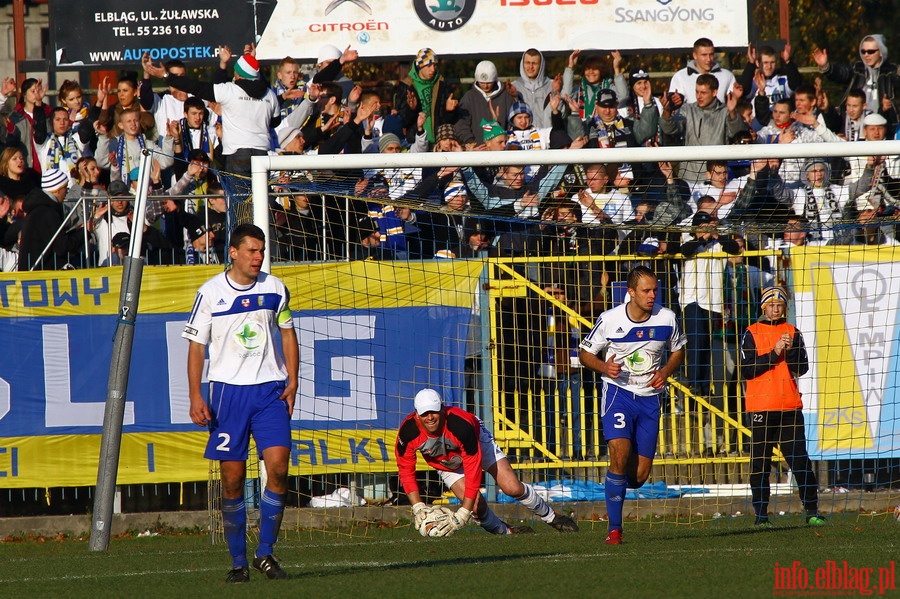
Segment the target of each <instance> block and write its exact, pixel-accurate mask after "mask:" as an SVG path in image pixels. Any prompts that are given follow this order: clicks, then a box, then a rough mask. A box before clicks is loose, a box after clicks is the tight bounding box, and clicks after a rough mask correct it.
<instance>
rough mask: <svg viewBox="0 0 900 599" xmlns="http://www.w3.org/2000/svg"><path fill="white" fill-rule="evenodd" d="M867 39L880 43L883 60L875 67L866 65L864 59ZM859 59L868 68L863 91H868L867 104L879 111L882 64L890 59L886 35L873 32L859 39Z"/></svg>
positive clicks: (879, 47) (870, 108) (873, 109)
mask: <svg viewBox="0 0 900 599" xmlns="http://www.w3.org/2000/svg"><path fill="white" fill-rule="evenodd" d="M866 40H871V41H873V42H875V43H876V44H878V49H879V50H881V62H879V63H878V64H877V65H875V66H874V67H870V66H866V61H865V60H863V53H862V45H863V42H865V41H866ZM859 59H860V61H862V65H863V67H865V69H866V86H865V87H864V88H863V91H864V92H866V106H868V107H869V110H872V111H875V112H877V111H879V107H880V106H881V98H879V97H878V92H879V89H878V75H879V71H880V70H881V67H882V65H884V64H885V63H886V62H887V61H888V49H887V46H886V45H885V43H884V36H883V35H881V34H880V33H873V34H872V35H867V36H865V37H864V38H862V39H861V40H859Z"/></svg>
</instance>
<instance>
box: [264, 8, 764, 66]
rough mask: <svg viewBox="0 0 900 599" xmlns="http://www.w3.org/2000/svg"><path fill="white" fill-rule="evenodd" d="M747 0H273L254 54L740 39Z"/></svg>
mask: <svg viewBox="0 0 900 599" xmlns="http://www.w3.org/2000/svg"><path fill="white" fill-rule="evenodd" d="M747 26H748V18H747V2H746V0H412V1H406V2H402V1H399V0H279V2H278V3H277V5H276V6H275V9H274V11H273V13H272V17H271V19H270V20H269V21H268V23H267V25H266V27H265V29H264V31H263V32H262V35H261V39H260V40H259V43H258V49H257V56H258V58H260V59H263V60H276V59H280V58H283V57H285V56H292V57H294V58H298V59H315V57H316V55H317V54H318V50H319V48H320V47H321V46H323V45H324V44H332V45H334V46H337V47H338V48H341V49H344V48H346V47H347V46H352V47H353V48H354V49H357V50H359V52H360V55H361V56H363V57H365V58H375V57H400V56H412V55H414V54H415V53H416V51H417V50H418V49H419V48H423V47H428V48H431V49H433V50H434V51H435V52H436V53H437V54H438V55H439V56H450V55H473V56H477V55H481V54H501V53H505V54H508V53H510V52H520V51H524V50H526V49H528V48H531V47H534V48H538V49H540V50H542V51H544V52H568V51H571V50H573V49H576V48H580V49H585V50H589V49H596V50H670V49H676V48H689V47H691V46H693V43H694V40H696V39H697V38H700V37H707V38H710V39H711V40H712V41H713V43H715V44H716V46H718V47H722V48H729V47H741V46H746V45H747V41H748V33H747Z"/></svg>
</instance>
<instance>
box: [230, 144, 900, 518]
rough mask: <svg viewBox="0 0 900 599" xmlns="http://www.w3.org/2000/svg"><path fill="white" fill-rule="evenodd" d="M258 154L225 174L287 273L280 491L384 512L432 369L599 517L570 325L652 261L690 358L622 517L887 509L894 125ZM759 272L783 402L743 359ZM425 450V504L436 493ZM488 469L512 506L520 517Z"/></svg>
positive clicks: (592, 432)
mask: <svg viewBox="0 0 900 599" xmlns="http://www.w3.org/2000/svg"><path fill="white" fill-rule="evenodd" d="M253 169H254V175H253V179H252V182H248V181H247V180H246V179H240V180H238V179H234V178H230V177H228V176H227V175H223V177H222V178H223V182H224V184H225V187H226V188H227V189H229V190H230V191H231V196H232V198H231V200H232V210H234V211H235V213H234V216H235V221H236V222H241V221H249V220H250V219H252V220H253V221H254V222H256V223H257V224H259V225H260V226H262V227H263V228H264V230H266V231H267V232H268V259H269V260H270V261H271V270H272V272H273V273H274V274H276V275H277V276H279V277H281V278H283V279H284V281H285V282H286V283H287V285H288V287H289V288H290V289H291V292H292V308H293V310H294V313H295V326H296V328H297V330H298V337H299V342H300V390H299V394H298V397H297V407H296V409H295V413H294V416H293V418H294V420H293V426H294V433H293V434H294V447H293V448H292V461H291V472H290V473H291V477H292V478H291V480H292V483H291V485H292V491H293V496H292V502H291V504H290V505H295V506H301V507H307V506H310V507H324V508H326V509H329V510H333V512H331V513H333V514H335V516H336V518H350V519H351V520H356V521H368V522H373V521H378V520H387V519H390V518H391V517H390V516H388V515H386V512H384V511H383V510H384V509H385V508H384V506H394V505H398V504H403V503H404V501H405V495H404V493H403V490H402V488H400V487H399V484H398V481H397V476H396V463H395V459H394V443H395V440H396V436H397V429H398V427H399V425H400V423H401V422H402V421H403V419H404V418H405V417H406V416H407V415H408V414H409V413H411V412H412V411H413V401H412V400H413V397H414V396H415V394H416V392H418V391H419V390H421V389H423V388H426V387H431V388H433V389H435V390H437V391H438V392H439V393H440V394H441V395H442V397H443V398H444V401H445V403H446V404H447V405H455V406H459V407H461V408H464V409H467V410H470V411H472V412H474V413H476V414H477V415H478V416H479V417H480V418H481V419H482V420H483V421H484V422H485V425H486V426H487V428H488V429H489V430H490V431H491V432H492V433H493V435H494V438H495V439H496V441H497V443H498V445H499V446H500V447H501V448H502V449H503V450H504V451H505V452H506V454H507V456H509V459H510V461H511V463H512V465H513V468H514V469H515V470H516V472H517V473H518V475H519V476H520V477H521V478H522V479H523V480H525V481H528V482H530V483H532V484H533V485H536V489H538V491H539V492H541V493H542V494H544V495H545V496H546V497H548V498H549V499H551V500H552V501H553V502H554V503H556V502H560V505H561V506H564V507H558V508H557V510H558V511H560V510H562V511H566V512H571V513H574V514H575V515H576V516H577V517H578V519H580V520H582V521H587V520H594V519H596V517H597V515H598V514H599V517H600V518H601V519H602V518H603V517H604V511H603V499H604V491H603V483H604V478H605V474H606V470H607V468H608V466H609V455H608V451H607V444H606V440H605V438H604V434H603V427H602V425H601V419H602V414H601V412H602V409H603V408H602V406H603V381H602V380H601V377H600V376H599V375H598V374H596V373H594V372H592V371H590V370H588V369H586V368H583V367H582V366H581V364H580V362H579V359H578V355H579V344H580V343H581V341H582V339H583V338H584V337H585V336H586V335H587V333H588V332H589V331H590V330H591V329H592V327H593V326H594V324H595V322H596V321H597V319H598V317H599V316H600V314H601V313H602V312H604V311H605V310H608V309H610V308H613V307H614V306H616V305H619V304H621V303H622V302H623V301H625V298H626V296H627V289H626V287H627V276H628V273H629V271H630V270H631V269H632V268H634V267H635V266H636V265H646V266H648V267H649V268H651V269H652V270H653V271H654V272H655V273H656V274H657V276H658V279H659V293H658V295H657V302H659V303H660V304H661V305H662V306H665V307H668V308H670V309H672V310H673V311H674V312H675V314H676V315H677V317H678V319H679V324H680V326H681V327H682V329H683V330H684V332H685V333H686V335H687V341H688V345H687V352H686V355H687V359H686V364H685V365H684V366H683V367H682V368H680V369H679V370H678V371H677V372H676V373H675V374H674V375H673V376H672V377H671V378H670V380H669V381H668V385H667V387H666V389H665V391H664V392H663V393H662V394H661V396H660V399H659V404H660V417H659V433H658V438H657V447H656V454H655V462H654V466H653V468H652V471H651V474H650V478H649V480H648V481H647V483H646V484H645V485H644V486H643V487H641V488H640V489H635V490H629V494H628V501H627V502H626V505H625V513H626V516H627V517H629V518H635V519H641V518H649V521H653V519H654V518H657V517H664V518H667V519H676V520H677V521H679V522H702V521H708V520H712V519H716V518H719V517H722V516H727V517H741V516H747V517H748V522H752V514H753V511H754V510H753V505H752V502H753V499H754V498H755V500H756V502H757V508H758V507H759V504H760V498H761V497H762V493H764V492H763V491H761V490H759V491H758V492H757V495H756V496H754V494H753V493H752V489H751V487H752V486H754V485H755V486H756V487H757V488H759V489H761V488H762V487H763V486H766V483H764V482H762V481H763V480H765V481H768V485H767V487H768V490H767V491H765V493H769V494H770V499H769V501H768V506H767V509H768V514H769V515H773V516H777V515H778V514H779V513H781V512H784V513H789V514H802V513H804V510H806V511H809V510H810V509H811V507H812V506H813V502H814V493H813V490H816V491H817V494H818V506H817V509H818V511H819V512H821V513H823V514H826V515H827V514H852V515H855V516H857V517H859V516H860V515H866V516H875V517H880V518H883V519H887V514H888V513H892V512H893V509H894V506H895V505H896V504H897V501H898V487H900V424H898V416H900V409H898V407H900V403H898V385H897V381H896V373H897V372H898V371H900V368H898V363H897V362H898V355H900V351H898V335H897V330H898V329H897V323H898V321H900V318H898V312H897V310H898V305H900V252H898V244H897V241H896V239H897V231H896V230H895V229H896V224H897V222H898V221H897V206H898V204H900V189H898V188H897V187H896V186H897V185H898V184H900V143H898V142H874V141H873V142H857V143H832V144H797V143H794V144H780V145H778V144H776V145H763V144H759V145H757V144H750V145H734V146H722V147H693V148H686V147H679V148H662V147H660V148H645V147H642V148H621V149H619V148H617V149H595V150H554V151H536V150H535V151H532V150H529V151H504V152H436V153H421V154H417V153H406V152H404V153H400V154H378V153H375V154H360V155H337V156H270V157H262V158H254V162H253ZM710 239H712V241H710ZM713 241H715V242H716V245H711V244H712V242H713ZM772 286H777V287H780V288H781V289H782V290H783V296H784V299H785V300H786V302H785V303H786V322H787V323H789V324H790V325H793V326H795V327H796V330H798V331H799V332H800V333H801V334H802V339H803V341H804V342H805V353H806V356H805V364H806V365H805V366H804V367H801V366H800V365H798V364H793V363H792V364H791V366H790V368H793V369H794V372H795V373H797V374H799V373H800V370H802V371H803V372H802V376H799V377H798V378H797V381H798V388H797V390H796V392H795V395H796V401H797V406H799V405H800V403H799V402H800V401H802V409H793V408H794V406H793V404H790V402H788V403H781V404H778V403H777V402H775V401H774V400H772V401H768V400H767V399H766V397H765V395H766V393H765V392H763V393H762V397H763V400H765V401H762V402H761V401H760V399H759V398H760V397H761V395H760V389H761V386H760V383H759V382H758V381H757V382H756V383H755V384H752V383H751V382H750V381H751V379H752V378H754V377H751V376H750V370H748V367H749V366H750V365H749V363H748V360H747V359H746V358H745V357H743V356H742V352H741V345H742V340H743V338H744V336H745V331H746V330H747V327H749V326H751V325H753V324H754V323H756V322H757V321H758V319H759V318H760V316H761V311H760V304H761V301H762V300H763V292H764V290H765V289H766V288H768V287H772ZM793 339H796V338H793ZM756 341H757V342H759V343H761V340H760V339H757V340H756ZM794 343H796V340H795V341H794ZM796 349H797V348H796V347H792V352H791V355H792V356H793V357H792V360H795V361H799V358H798V357H797V352H796ZM786 355H787V354H786ZM757 361H758V360H757ZM789 378H790V377H789ZM769 384H770V385H775V384H776V383H775V382H774V381H773V382H770V383H769ZM779 384H780V383H779ZM748 389H749V391H748ZM763 389H765V388H763ZM748 393H749V394H750V396H751V397H749V398H748ZM778 393H780V391H779V392H778ZM778 393H777V392H776V390H775V389H774V387H772V391H771V394H772V395H777V394H778ZM754 394H755V395H754ZM754 397H755V399H754ZM801 398H802V399H801ZM769 399H771V398H769ZM748 401H749V402H750V403H751V404H752V405H750V406H748ZM779 401H780V400H779ZM754 409H755V410H757V411H753V410H754ZM748 410H749V411H748ZM750 411H752V415H751V413H750ZM769 412H777V413H778V414H777V415H778V416H779V418H776V417H775V415H773V414H772V413H769ZM760 414H762V416H760ZM763 416H765V419H766V420H765V423H764V424H760V423H759V422H757V423H756V425H755V428H756V429H757V430H756V432H753V431H754V423H753V422H751V420H753V418H762V417H763ZM782 417H783V418H782ZM760 431H761V432H760ZM766 431H768V433H767V432H766ZM766 439H767V440H768V443H766ZM753 443H761V445H757V447H756V449H755V450H754V451H753V452H751V449H752V447H751V446H752V445H753ZM801 448H802V449H803V450H805V453H804V451H801ZM761 452H762V453H761ZM766 452H768V453H766ZM751 453H753V456H754V458H756V459H755V461H751ZM806 453H808V456H809V461H804V460H805V457H804V456H805V454H806ZM769 455H770V456H771V460H770V461H769V460H766V459H763V457H760V456H769ZM419 466H420V467H421V472H420V473H419V481H420V487H421V489H422V491H423V493H424V494H425V496H426V498H427V501H430V502H438V503H440V502H453V501H454V500H453V499H452V498H451V497H450V496H448V495H447V494H446V493H445V491H446V489H443V488H442V487H441V485H440V483H439V479H438V478H437V476H435V473H434V472H433V471H431V472H429V471H428V468H427V467H426V466H425V464H424V462H423V461H422V460H421V459H420V460H419ZM754 474H755V478H754ZM751 483H752V484H751ZM483 485H484V488H485V493H486V494H487V496H488V498H489V499H490V500H492V501H496V502H498V504H500V505H503V504H505V503H508V504H510V505H509V507H508V508H503V509H506V510H507V511H505V512H502V513H505V514H507V517H510V518H523V519H527V518H529V517H531V513H530V512H528V511H527V510H525V509H524V508H521V506H519V505H518V504H516V503H515V502H514V501H513V500H512V499H511V498H509V497H507V496H505V495H504V494H503V493H502V492H501V491H500V490H499V489H498V488H497V487H496V486H495V484H494V481H493V480H491V479H490V477H487V478H486V480H484V481H483ZM798 490H799V491H802V493H798ZM801 494H802V495H803V497H802V501H801ZM632 500H633V501H632ZM348 510H349V511H348ZM302 513H303V510H300V514H301V515H300V516H298V518H299V520H298V522H296V523H287V520H286V527H288V528H290V527H291V526H296V527H297V528H303V527H304V526H305V525H306V524H307V523H305V522H304V521H303V518H304V517H303V515H302ZM403 513H405V512H403ZM337 521H338V520H335V522H337Z"/></svg>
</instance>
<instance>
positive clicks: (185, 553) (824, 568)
mask: <svg viewBox="0 0 900 599" xmlns="http://www.w3.org/2000/svg"><path fill="white" fill-rule="evenodd" d="M777 521H778V523H779V526H778V528H776V529H775V530H766V531H759V530H754V529H753V527H752V525H751V522H752V520H751V519H750V518H749V517H742V518H734V519H722V520H716V521H711V522H704V523H699V524H694V525H691V526H686V525H676V524H670V523H654V524H652V525H649V524H647V523H646V522H626V525H625V544H623V545H621V546H616V547H610V546H607V545H605V544H604V543H603V541H604V538H605V535H606V525H605V523H603V522H596V523H592V522H581V527H582V530H581V532H579V533H576V534H567V535H564V534H559V533H557V532H555V531H554V530H552V529H551V528H549V527H547V526H546V525H544V524H543V523H538V524H536V525H535V528H536V531H537V532H536V534H533V535H519V536H508V537H495V536H492V535H489V534H486V533H484V532H483V531H481V530H480V529H477V528H475V527H474V526H469V527H468V528H467V529H465V530H463V531H461V532H460V533H459V534H457V535H455V536H453V537H449V538H444V539H425V538H422V537H420V536H419V535H418V533H415V532H414V531H413V530H412V529H411V528H409V527H400V528H377V527H372V528H368V529H362V528H357V529H353V530H352V531H351V532H350V534H346V532H336V531H334V532H327V531H326V532H322V531H308V532H301V533H298V532H294V531H291V532H290V533H288V534H287V535H286V537H287V538H284V539H283V540H282V541H281V542H279V544H278V546H277V548H276V554H277V555H278V557H279V558H280V559H281V562H282V566H283V567H284V568H285V570H286V571H287V572H288V573H289V574H290V575H291V577H292V578H291V579H290V580H285V581H270V580H266V579H265V578H264V577H263V576H262V575H261V574H259V573H257V572H255V571H251V582H250V583H249V584H247V585H227V584H226V583H225V582H224V578H225V574H226V573H227V570H228V569H229V567H230V561H229V558H228V553H227V549H226V548H225V546H224V544H220V545H211V544H210V541H209V538H208V536H205V535H199V534H195V535H161V536H154V537H140V538H138V537H136V536H134V535H130V536H120V537H117V538H114V539H113V540H112V541H111V543H110V548H109V550H108V551H106V552H89V551H88V544H87V541H86V540H73V539H52V538H49V539H34V538H25V539H17V538H9V539H6V540H0V541H2V542H0V597H66V598H78V597H188V598H190V599H200V598H203V597H222V596H255V597H317V598H321V597H342V598H343V597H346V598H353V599H362V598H366V597H378V598H387V597H404V596H406V597H415V596H418V595H423V596H445V597H491V598H504V597H516V598H529V597H566V598H567V599H568V598H575V597H602V596H630V597H688V596H690V597H726V596H727V597H763V596H773V595H780V596H785V595H789V596H803V595H804V594H805V595H806V596H809V595H810V594H811V593H810V591H811V590H813V591H815V593H813V594H817V595H821V596H827V595H835V594H836V593H834V592H833V591H835V590H837V589H835V588H829V589H824V588H823V586H829V587H834V586H835V585H836V584H837V581H838V578H841V579H844V577H845V576H846V577H848V578H849V577H850V575H852V577H853V581H852V583H851V582H850V581H847V582H842V584H843V586H845V587H846V586H848V585H850V584H852V585H855V586H856V588H857V590H856V591H855V592H849V593H844V594H846V595H854V596H856V595H859V594H861V593H859V592H858V587H859V585H861V584H863V574H864V573H868V576H867V578H866V580H867V581H868V582H867V584H868V588H869V589H870V590H872V591H873V594H874V595H875V596H878V595H879V593H878V591H879V584H881V586H882V587H883V589H882V590H884V591H886V592H885V596H891V595H893V596H898V595H900V591H898V590H897V588H896V587H897V584H898V582H897V581H896V580H894V579H888V578H887V577H888V575H889V574H890V572H891V569H892V568H894V565H893V564H892V560H895V559H896V558H897V556H900V548H898V545H900V525H898V524H897V523H896V522H895V521H894V520H893V519H892V518H889V517H888V516H886V515H885V516H883V517H878V518H868V517H856V516H837V517H835V518H833V519H829V523H828V526H825V527H819V528H811V527H807V526H806V525H805V524H804V523H803V520H802V519H801V518H799V517H784V518H779V519H777ZM250 547H251V549H250V550H251V551H252V548H253V544H252V543H251V544H250ZM845 561H846V562H847V565H846V568H845V567H844V564H843V562H845ZM776 563H777V564H778V567H779V568H784V569H782V570H777V569H776ZM832 563H833V564H834V565H829V564H832ZM880 568H883V569H884V570H880ZM836 569H837V570H840V571H839V572H838V571H837V570H836ZM804 572H805V576H806V581H807V582H806V588H805V589H794V591H800V590H803V591H804V592H802V593H797V592H787V593H785V592H783V591H785V590H787V591H791V589H790V587H792V586H793V587H796V586H799V585H802V584H803V576H804ZM817 575H818V576H819V577H821V578H820V580H821V583H819V582H818V581H817V578H816V576H817ZM829 576H830V580H829ZM879 576H880V578H879ZM893 576H894V577H896V574H895V573H894V574H893ZM817 584H819V586H816V585H817ZM779 585H780V587H781V590H780V591H779ZM810 585H812V586H810ZM891 585H892V586H893V587H894V588H890V586H891ZM825 590H828V591H830V592H822V591H825ZM848 590H849V589H848ZM863 594H866V593H863Z"/></svg>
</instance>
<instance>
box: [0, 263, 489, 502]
mask: <svg viewBox="0 0 900 599" xmlns="http://www.w3.org/2000/svg"><path fill="white" fill-rule="evenodd" d="M220 269H221V267H199V266H190V267H165V268H147V269H144V281H143V285H142V291H141V300H140V314H139V316H138V319H137V323H136V326H135V338H134V346H133V354H132V359H131V374H130V377H129V381H128V393H127V397H126V408H125V417H124V428H123V431H124V438H123V446H122V447H123V449H122V459H121V465H120V471H119V482H120V483H122V484H129V483H138V482H180V481H190V480H205V479H206V477H207V475H208V467H209V465H208V463H207V462H206V461H205V460H204V459H203V457H202V454H203V448H204V447H205V444H206V439H207V437H208V435H207V434H206V432H205V431H204V429H202V428H200V427H198V426H196V425H195V424H193V423H192V422H191V421H190V418H189V417H188V407H189V401H188V385H187V369H186V364H187V349H188V342H187V341H186V340H184V339H183V338H182V337H181V332H182V329H183V327H184V323H185V320H186V318H187V314H188V312H189V311H190V309H191V305H192V302H193V299H194V295H195V293H196V290H197V287H198V285H199V282H201V281H203V280H205V279H206V278H208V277H211V276H213V275H214V274H216V273H217V272H221V270H220ZM480 271H481V265H480V264H466V263H462V262H449V261H447V262H435V263H429V264H419V265H416V264H414V263H410V264H408V265H407V264H400V263H397V264H392V265H382V264H379V263H374V262H373V263H350V264H338V265H316V266H304V267H291V268H284V269H275V271H274V273H275V274H276V275H277V276H280V277H281V278H282V279H283V280H284V281H285V283H286V284H287V285H288V287H289V289H290V291H291V296H292V308H293V309H294V326H295V328H296V330H297V334H298V343H299V345H300V361H301V369H300V388H299V392H298V396H297V399H296V404H295V410H294V413H293V424H292V427H293V429H294V440H295V445H294V447H293V450H292V455H293V465H294V466H295V467H296V469H292V474H306V473H323V472H341V471H346V472H367V471H373V472H384V471H389V470H390V469H391V468H392V466H391V465H390V464H391V462H392V461H393V449H392V447H393V439H394V437H395V435H396V428H397V427H398V426H399V424H400V421H401V420H402V419H403V417H404V416H405V415H406V414H408V413H409V412H411V411H412V409H413V408H412V403H413V402H412V398H413V397H414V395H415V393H416V392H417V391H418V390H419V389H421V388H422V387H426V386H430V387H434V388H436V389H439V390H440V391H441V392H442V393H443V394H444V397H445V399H446V400H447V402H448V403H451V404H454V403H458V402H459V401H460V400H461V398H460V397H459V394H460V389H461V388H462V382H461V379H460V377H461V376H462V372H463V370H464V367H463V362H464V360H465V345H466V340H467V337H468V330H469V323H470V320H471V318H472V301H473V298H474V292H475V286H476V283H477V277H478V275H479V274H480ZM120 278H121V269H120V268H109V269H95V270H84V271H64V272H43V273H38V272H35V273H21V274H18V275H17V274H16V273H11V274H2V275H0V331H2V334H3V335H4V336H5V337H6V338H7V339H8V340H9V341H8V351H7V353H6V356H5V359H4V360H3V361H2V362H0V488H22V487H52V486H81V485H93V484H94V483H95V482H96V477H97V459H98V455H99V445H100V434H101V432H102V424H103V412H104V402H105V398H106V391H107V381H108V375H109V365H110V358H111V353H112V347H113V344H112V336H113V333H114V332H115V328H116V322H117V320H116V319H117V316H116V309H117V303H118V297H119V289H120V286H119V282H120ZM365 281H371V282H372V283H371V284H366V283H363V284H360V282H365ZM367 287H368V288H367ZM344 302H347V303H344ZM326 305H331V306H336V305H337V306H345V307H344V308H341V309H333V308H332V309H328V308H326V307H325V306H326ZM204 387H205V385H204ZM204 392H205V389H204Z"/></svg>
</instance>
